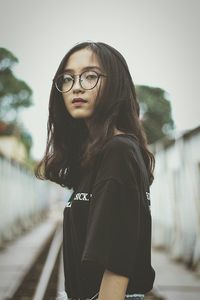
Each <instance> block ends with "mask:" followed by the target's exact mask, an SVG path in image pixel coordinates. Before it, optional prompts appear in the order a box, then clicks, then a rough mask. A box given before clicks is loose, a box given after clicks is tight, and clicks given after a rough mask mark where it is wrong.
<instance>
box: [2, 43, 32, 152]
mask: <svg viewBox="0 0 200 300" xmlns="http://www.w3.org/2000/svg"><path fill="white" fill-rule="evenodd" d="M17 62H18V59H17V58H16V57H15V56H14V55H13V53H11V52H10V51H9V50H7V49H5V48H0V135H15V136H17V137H18V138H19V139H20V140H21V142H22V143H23V144H24V145H25V147H26V150H27V155H28V156H29V154H30V149H31V146H32V138H31V135H30V134H29V133H28V132H27V131H26V130H25V129H24V127H23V125H22V124H21V123H20V122H19V121H18V113H19V111H20V110H21V109H22V108H26V107H29V106H31V105H32V98H31V97H32V90H31V88H30V87H29V86H28V85H27V84H26V83H25V82H24V81H23V80H20V79H18V78H16V77H15V76H14V74H13V72H12V68H13V66H14V64H15V63H17Z"/></svg>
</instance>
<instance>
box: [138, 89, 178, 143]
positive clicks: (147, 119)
mask: <svg viewBox="0 0 200 300" xmlns="http://www.w3.org/2000/svg"><path fill="white" fill-rule="evenodd" d="M136 94H137V97H138V101H139V103H140V113H141V120H142V124H143V127H144V130H145V132H146V135H147V139H148V143H149V144H152V143H154V142H156V141H157V140H159V139H161V138H163V137H165V136H167V135H168V134H170V132H171V131H172V130H173V128H174V122H173V119H172V115H171V104H170V102H169V100H168V99H167V93H166V92H165V91H164V90H162V89H160V88H156V87H149V86H144V85H138V86H136Z"/></svg>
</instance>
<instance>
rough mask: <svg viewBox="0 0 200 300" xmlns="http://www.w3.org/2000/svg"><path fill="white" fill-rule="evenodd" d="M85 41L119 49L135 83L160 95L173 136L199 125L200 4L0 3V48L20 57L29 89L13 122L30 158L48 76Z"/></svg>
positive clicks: (170, 0)
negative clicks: (27, 142)
mask: <svg viewBox="0 0 200 300" xmlns="http://www.w3.org/2000/svg"><path fill="white" fill-rule="evenodd" d="M85 40H93V41H101V42H105V43H108V44H110V45H112V46H113V47H115V48H116V49H117V50H119V51H120V52H121V53H122V55H123V56H124V57H125V59H126V61H127V63H128V66H129V68H130V72H131V75H132V77H133V81H134V83H135V84H143V85H149V86H152V87H159V88H162V89H164V90H165V91H166V92H167V93H168V98H169V100H170V102H171V107H172V117H173V119H174V121H175V129H176V131H177V132H182V131H185V130H189V129H192V128H195V127H197V126H199V124H200V104H199V102H200V99H199V89H200V82H199V81H200V59H199V53H200V0H123V1H122V0H101V1H100V0H98V1H97V0H84V1H81V0H76V1H72V0H70V1H69V0H54V1H53V0H42V1H41V0H34V1H30V0H17V1H13V0H0V47H4V48H7V49H8V50H10V51H11V52H12V53H13V54H14V55H15V56H16V57H17V58H18V59H19V63H18V64H17V65H16V66H15V67H14V69H13V71H14V74H15V75H16V77H18V78H20V79H22V80H24V81H26V82H27V84H28V85H29V86H30V87H31V88H32V90H33V102H34V105H33V106H32V107H31V108H28V109H25V110H23V111H22V112H21V114H20V118H21V120H22V122H23V123H24V126H25V127H26V128H27V130H28V131H29V132H30V133H31V135H32V137H33V148H32V156H33V157H34V158H35V159H40V158H41V157H42V156H43V154H44V150H45V145H46V136H47V134H46V128H47V118H48V101H49V93H50V88H51V84H52V78H53V77H54V74H55V72H56V70H57V68H58V65H59V63H60V61H61V59H62V58H63V56H64V55H65V54H66V52H67V51H68V50H69V49H70V48H71V47H72V46H74V45H75V44H76V43H78V42H82V41H85Z"/></svg>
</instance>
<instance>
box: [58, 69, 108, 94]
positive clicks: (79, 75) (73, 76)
mask: <svg viewBox="0 0 200 300" xmlns="http://www.w3.org/2000/svg"><path fill="white" fill-rule="evenodd" d="M86 72H88V71H84V72H82V73H81V74H76V75H75V74H74V75H71V74H69V75H70V76H71V77H72V78H73V82H72V85H71V87H70V89H68V90H67V91H63V90H61V89H60V88H59V87H58V84H57V81H58V80H59V78H60V77H62V76H63V75H64V74H67V73H62V74H60V75H58V76H57V77H56V78H54V79H53V82H54V85H55V87H56V89H57V90H58V91H59V92H60V93H68V92H69V91H70V90H71V89H72V88H73V86H74V83H75V77H77V76H78V81H79V84H80V86H81V87H82V88H83V89H84V90H87V91H88V90H92V89H94V88H95V86H96V85H97V84H98V82H99V78H100V77H107V75H105V74H99V73H97V72H96V71H91V72H93V73H95V74H96V75H97V81H96V83H95V85H94V86H93V87H92V88H88V89H86V88H84V87H83V86H82V81H83V80H82V79H81V76H82V75H83V74H85V73H86Z"/></svg>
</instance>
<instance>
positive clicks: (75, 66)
mask: <svg viewBox="0 0 200 300" xmlns="http://www.w3.org/2000/svg"><path fill="white" fill-rule="evenodd" d="M90 66H91V67H94V68H95V67H97V68H100V67H101V66H100V63H99V59H98V57H97V55H96V53H94V52H93V51H92V50H90V49H87V48H84V49H81V50H78V51H76V52H74V53H73V54H71V55H70V57H69V59H68V61H67V63H66V65H65V70H71V71H76V72H77V71H80V70H82V69H84V68H86V67H90Z"/></svg>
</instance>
